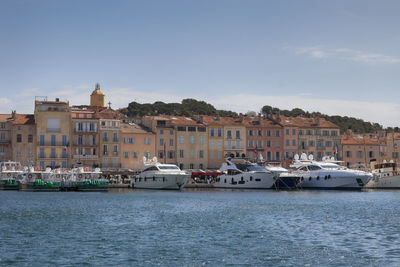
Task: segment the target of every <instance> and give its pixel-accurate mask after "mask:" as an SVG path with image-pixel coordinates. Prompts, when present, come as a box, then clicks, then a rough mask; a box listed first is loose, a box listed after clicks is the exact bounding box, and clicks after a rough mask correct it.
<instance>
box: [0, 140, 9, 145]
mask: <svg viewBox="0 0 400 267" xmlns="http://www.w3.org/2000/svg"><path fill="white" fill-rule="evenodd" d="M10 142H11V141H10V140H5V139H0V144H9V143H10Z"/></svg>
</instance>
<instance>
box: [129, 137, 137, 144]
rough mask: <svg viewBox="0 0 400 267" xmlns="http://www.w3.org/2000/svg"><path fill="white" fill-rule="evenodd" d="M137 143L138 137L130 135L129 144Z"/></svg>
mask: <svg viewBox="0 0 400 267" xmlns="http://www.w3.org/2000/svg"><path fill="white" fill-rule="evenodd" d="M134 143H136V138H135V137H128V144H134Z"/></svg>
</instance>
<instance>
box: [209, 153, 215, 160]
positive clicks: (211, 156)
mask: <svg viewBox="0 0 400 267" xmlns="http://www.w3.org/2000/svg"><path fill="white" fill-rule="evenodd" d="M210 159H211V160H214V151H210Z"/></svg>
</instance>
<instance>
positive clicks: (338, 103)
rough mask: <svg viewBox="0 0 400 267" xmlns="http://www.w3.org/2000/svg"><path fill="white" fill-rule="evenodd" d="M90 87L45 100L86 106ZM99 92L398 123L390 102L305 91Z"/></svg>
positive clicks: (4, 105)
mask: <svg viewBox="0 0 400 267" xmlns="http://www.w3.org/2000/svg"><path fill="white" fill-rule="evenodd" d="M92 90H93V85H87V86H76V87H68V88H64V89H63V90H61V91H54V92H52V93H50V95H49V99H54V98H55V97H60V98H61V99H62V100H69V101H70V104H71V105H88V104H89V103H90V93H91V92H92ZM39 91H40V90H39ZM103 92H104V93H105V94H106V102H109V101H111V102H112V107H113V108H114V109H117V108H122V107H127V106H128V104H129V103H130V102H132V101H136V102H139V103H153V102H155V101H163V102H166V103H170V102H181V101H182V99H184V98H194V99H197V100H203V101H206V102H208V103H211V104H213V105H214V106H215V107H216V108H217V109H225V110H232V111H236V112H242V113H246V112H248V111H249V110H254V111H257V112H258V111H260V110H261V108H262V107H263V106H264V105H270V106H273V107H278V108H280V109H293V108H301V109H303V110H306V111H309V112H313V111H319V112H321V113H324V114H328V115H341V116H349V117H356V118H361V119H363V120H366V121H370V122H377V123H380V124H383V125H384V126H400V123H399V122H400V104H395V103H390V102H368V101H356V100H340V99H322V98H316V97H312V95H310V94H308V93H303V94H299V95H295V96H286V95H279V96H276V95H275V96H272V95H271V96H268V95H263V96H260V95H256V94H248V93H246V94H223V95H217V94H215V95H204V94H203V93H202V92H198V93H197V94H187V95H182V94H177V93H176V92H163V93H159V92H156V91H143V90H137V89H133V88H120V87H112V88H106V89H104V90H103ZM34 100H35V99H34V97H32V96H26V97H19V98H18V99H17V100H14V101H11V100H10V99H8V98H0V104H1V109H0V112H2V113H10V112H11V109H16V110H17V112H19V113H33V109H34Z"/></svg>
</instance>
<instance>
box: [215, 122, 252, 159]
mask: <svg viewBox="0 0 400 267" xmlns="http://www.w3.org/2000/svg"><path fill="white" fill-rule="evenodd" d="M220 120H221V121H222V123H223V125H224V157H229V156H234V157H246V126H245V123H244V121H243V120H244V117H243V116H240V117H238V118H229V117H221V118H220Z"/></svg>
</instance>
